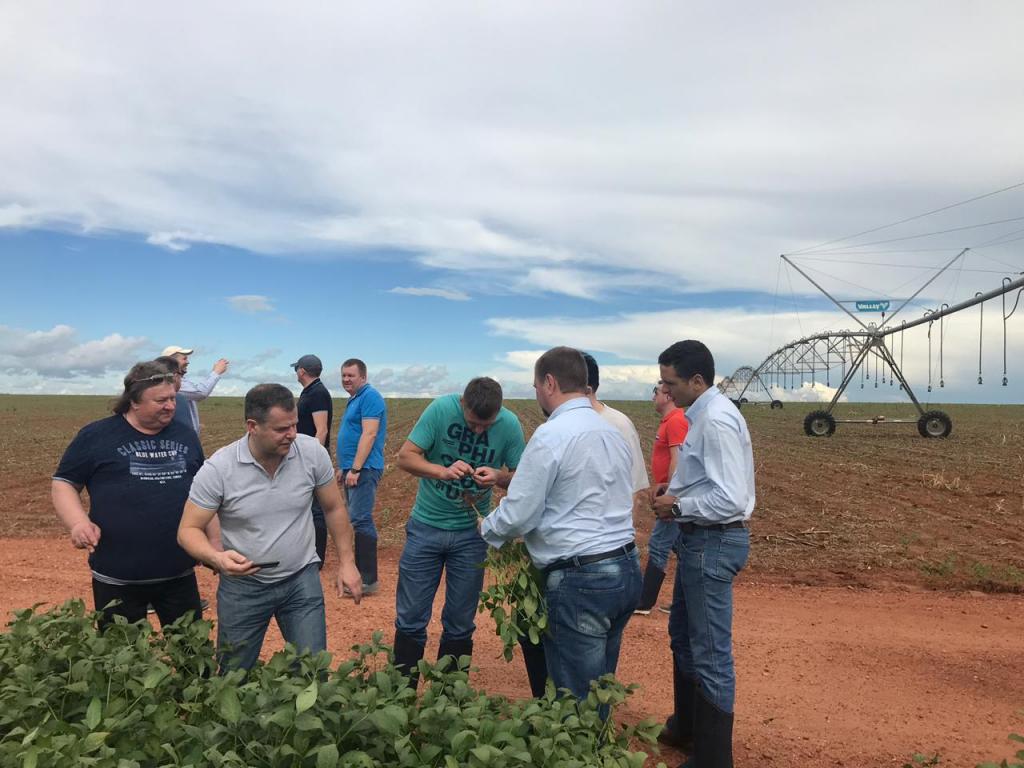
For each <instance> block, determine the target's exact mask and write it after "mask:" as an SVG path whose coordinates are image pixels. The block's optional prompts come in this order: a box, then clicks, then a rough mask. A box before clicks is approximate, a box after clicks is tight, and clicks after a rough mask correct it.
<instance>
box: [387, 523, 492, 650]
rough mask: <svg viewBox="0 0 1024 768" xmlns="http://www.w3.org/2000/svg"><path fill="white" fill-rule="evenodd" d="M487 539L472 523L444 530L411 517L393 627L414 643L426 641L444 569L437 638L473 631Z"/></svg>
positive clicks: (456, 637)
mask: <svg viewBox="0 0 1024 768" xmlns="http://www.w3.org/2000/svg"><path fill="white" fill-rule="evenodd" d="M486 559H487V542H485V541H484V540H483V539H482V538H480V534H479V533H478V532H477V530H476V527H475V526H474V527H473V528H464V529H463V530H460V531H446V530H444V529H442V528H435V527H434V526H432V525H427V524H426V523H421V522H420V521H419V520H414V519H413V518H409V522H408V523H407V524H406V526H405V547H404V548H403V549H402V558H401V560H399V561H398V588H397V591H396V594H395V614H396V615H395V629H397V630H398V631H399V632H401V633H402V634H404V635H407V636H408V637H410V638H412V639H413V640H415V641H416V642H418V643H426V641H427V624H429V623H430V614H431V611H432V609H433V606H434V595H436V594H437V587H438V585H439V584H440V583H441V571H442V570H444V571H445V589H444V609H443V610H442V612H441V627H442V634H441V641H442V642H444V641H446V640H468V639H469V638H471V637H472V636H473V632H474V631H475V630H476V622H475V621H474V619H475V618H476V608H477V605H478V604H479V602H480V590H481V589H483V586H484V569H483V563H484V560H486Z"/></svg>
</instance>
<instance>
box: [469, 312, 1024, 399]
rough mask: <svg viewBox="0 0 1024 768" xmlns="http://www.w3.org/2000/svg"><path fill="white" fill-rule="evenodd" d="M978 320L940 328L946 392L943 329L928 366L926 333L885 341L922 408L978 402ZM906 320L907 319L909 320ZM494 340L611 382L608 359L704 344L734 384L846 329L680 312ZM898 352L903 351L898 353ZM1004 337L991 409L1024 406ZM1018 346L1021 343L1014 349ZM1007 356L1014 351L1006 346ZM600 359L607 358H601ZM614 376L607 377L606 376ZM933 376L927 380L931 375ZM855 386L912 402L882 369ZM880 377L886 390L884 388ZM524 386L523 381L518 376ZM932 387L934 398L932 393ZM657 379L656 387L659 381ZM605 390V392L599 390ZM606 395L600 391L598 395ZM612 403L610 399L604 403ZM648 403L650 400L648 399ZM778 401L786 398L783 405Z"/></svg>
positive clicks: (515, 322)
mask: <svg viewBox="0 0 1024 768" xmlns="http://www.w3.org/2000/svg"><path fill="white" fill-rule="evenodd" d="M977 318H978V316H977V315H976V314H972V313H971V311H970V310H968V311H967V312H965V313H962V314H959V315H954V316H952V317H951V318H949V319H948V320H947V321H946V324H945V329H944V336H945V338H944V342H943V345H942V346H943V358H942V366H941V373H942V377H941V378H942V379H943V380H944V384H945V386H944V387H940V386H939V384H940V361H939V328H938V323H935V324H934V326H933V328H932V345H931V350H932V351H931V360H930V363H929V356H928V350H929V345H928V335H927V334H928V327H927V324H925V325H921V326H918V327H917V328H914V329H911V330H909V331H906V333H905V334H904V335H903V336H904V337H903V339H902V341H901V338H900V334H896V335H894V336H890V337H888V339H887V343H888V345H889V348H890V351H891V352H892V354H893V356H894V357H895V358H896V359H897V361H898V362H900V363H901V365H902V368H903V372H904V374H905V375H906V377H907V378H908V380H909V382H910V385H911V387H912V388H913V389H914V391H915V393H916V394H917V396H918V398H919V399H920V400H922V401H928V400H932V401H942V402H948V401H949V400H950V399H953V400H956V399H966V400H969V401H970V400H974V399H976V398H977V397H978V392H979V390H978V389H977V388H976V381H977V366H978V335H977V334H978V319H977ZM908 319H909V318H908ZM488 324H489V325H490V327H491V328H492V331H493V332H494V333H496V334H497V335H499V336H507V337H511V338H514V339H520V340H523V341H526V342H528V343H530V344H532V345H536V346H537V347H538V348H542V349H548V348H550V347H553V346H556V345H560V344H565V345H568V346H573V347H577V348H579V349H583V350H586V351H588V352H590V353H591V354H594V355H595V357H597V358H598V360H599V362H602V363H603V364H602V366H601V370H602V377H603V378H604V377H605V376H606V375H614V374H612V372H613V371H615V370H616V368H617V366H616V365H609V364H607V356H608V355H611V356H614V357H617V358H619V359H622V360H630V361H632V360H638V361H645V360H646V361H650V363H648V365H653V364H654V362H655V361H656V360H657V358H658V355H659V354H660V353H661V352H662V351H663V350H664V349H665V348H666V347H668V346H669V345H670V344H672V343H673V342H675V341H679V340H682V339H688V338H693V339H699V340H701V341H703V342H704V343H705V344H707V345H708V347H709V349H710V350H711V352H712V354H713V355H714V357H715V368H716V374H717V375H718V376H719V377H721V376H729V375H732V373H733V372H734V371H735V370H736V369H737V368H739V367H741V366H745V365H746V366H751V367H757V366H758V365H759V364H760V363H761V362H762V361H763V360H765V358H767V357H768V355H769V354H770V353H771V352H772V351H773V350H775V349H778V348H780V347H782V346H784V345H785V344H787V343H789V342H791V341H795V340H797V339H799V338H802V337H804V336H806V335H808V334H810V333H817V332H819V331H824V330H840V329H842V328H843V327H846V326H848V325H849V323H844V322H843V316H842V315H839V314H837V313H835V312H816V313H806V312H805V313H799V314H797V313H792V312H789V313H785V312H780V313H775V314H773V313H769V312H758V311H751V310H745V309H743V308H741V307H730V308H728V309H680V310H665V311H661V312H632V313H623V314H620V315H614V316H608V317H599V318H577V317H548V318H492V319H490V320H488ZM1016 328H1017V329H1018V330H1014V326H1012V325H1011V326H1010V329H1009V334H1010V335H1009V336H1008V338H1010V339H1012V338H1014V336H1016V337H1017V338H1018V339H1019V338H1021V335H1020V330H1019V329H1020V328H1021V326H1020V324H1019V323H1017V326H1016ZM901 344H902V347H901ZM1001 344H1002V336H1001V334H999V333H996V334H993V333H988V334H986V336H985V340H984V347H983V354H982V362H983V378H985V380H986V381H987V382H988V383H989V384H990V385H994V386H990V387H989V388H988V389H987V390H986V391H985V397H986V398H989V399H990V400H991V401H993V402H1015V401H1019V399H1020V392H1021V391H1022V390H1021V382H1024V355H1019V354H1016V355H1015V354H1012V352H1011V354H1009V355H1008V376H1009V379H1010V382H1011V386H1010V387H1008V388H1007V389H1004V390H999V389H996V388H995V387H996V386H998V384H999V382H1000V379H1001V378H1002V354H1001V353H1002V346H1001ZM1018 344H1019V342H1018ZM1010 348H1011V350H1012V349H1013V348H1014V347H1013V344H1012V343H1011V345H1010ZM601 353H605V355H604V356H602V354H601ZM538 355H539V352H527V351H521V352H512V353H509V355H508V356H506V358H505V359H504V360H503V363H504V366H503V368H505V369H508V370H511V371H512V372H513V373H514V372H516V371H517V370H519V371H520V372H522V370H523V369H524V368H527V369H528V368H529V367H531V366H532V365H533V361H535V360H536V358H537V356H538ZM606 369H607V370H608V371H609V374H605V370H606ZM618 370H619V371H621V376H620V377H619V379H617V381H619V382H620V385H621V386H632V387H633V388H634V389H635V390H636V391H637V392H638V395H637V396H639V395H641V394H643V390H644V388H646V387H647V386H649V385H650V384H651V381H652V376H653V375H654V374H653V373H650V374H649V373H648V371H649V370H650V369H647V368H644V367H643V366H642V365H640V366H636V367H634V366H632V365H625V366H621V367H618ZM929 370H930V376H929ZM865 373H866V376H865V377H864V379H863V380H862V379H861V377H860V375H858V377H857V378H856V379H855V380H854V381H853V382H851V385H850V387H849V388H848V389H847V393H848V395H849V397H850V399H859V400H880V401H895V402H904V401H906V396H905V395H904V394H903V393H902V392H900V390H899V385H898V383H893V382H892V377H891V374H889V373H888V371H887V370H886V369H885V368H884V366H883V367H880V368H875V367H874V366H873V365H872V366H869V367H868V368H867V369H866V370H865ZM841 374H842V372H841V369H840V368H838V367H835V368H833V370H832V371H831V372H830V373H826V372H825V371H823V370H818V371H816V373H815V374H814V380H813V382H812V374H811V373H810V372H808V374H807V375H806V376H805V377H804V378H805V380H806V387H808V388H810V391H809V392H805V391H804V385H803V384H802V383H801V381H799V380H798V379H793V378H790V379H788V380H787V381H786V382H781V381H779V382H772V381H769V382H767V383H768V385H769V386H772V385H773V384H784V385H785V386H784V388H785V389H787V390H788V391H791V392H795V393H796V394H795V395H792V396H791V397H796V398H797V399H816V398H818V399H821V398H825V395H826V394H827V395H828V398H831V394H830V393H834V391H835V389H834V388H835V387H836V386H838V384H839V382H840V379H841ZM883 375H884V377H885V381H884V382H883V381H882V378H883ZM520 378H521V379H522V375H520ZM929 378H930V380H931V384H932V391H931V392H929V391H928V389H927V387H928V382H929ZM655 380H656V378H655ZM602 389H603V387H602ZM602 394H604V392H602ZM606 396H607V395H606ZM644 396H645V395H644ZM778 399H783V398H781V397H779V398H778Z"/></svg>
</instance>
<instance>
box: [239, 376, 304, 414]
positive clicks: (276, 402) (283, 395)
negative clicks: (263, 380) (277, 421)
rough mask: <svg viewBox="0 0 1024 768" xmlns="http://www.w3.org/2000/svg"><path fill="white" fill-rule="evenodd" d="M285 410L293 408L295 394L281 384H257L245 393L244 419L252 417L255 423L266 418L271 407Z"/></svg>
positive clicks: (292, 409)
mask: <svg viewBox="0 0 1024 768" xmlns="http://www.w3.org/2000/svg"><path fill="white" fill-rule="evenodd" d="M274 407H277V408H281V409H283V410H285V411H294V410H295V395H293V394H292V391H291V390H290V389H288V387H286V386H284V385H282V384H257V385H256V386H255V387H253V388H252V389H250V390H249V391H248V392H246V393H245V420H246V421H248V420H249V419H252V420H253V421H255V422H256V423H257V424H263V423H264V422H266V420H267V414H269V413H270V409H271V408H274Z"/></svg>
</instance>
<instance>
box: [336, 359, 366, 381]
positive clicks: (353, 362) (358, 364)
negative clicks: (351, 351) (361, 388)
mask: <svg viewBox="0 0 1024 768" xmlns="http://www.w3.org/2000/svg"><path fill="white" fill-rule="evenodd" d="M353 365H354V366H355V367H356V368H358V369H359V375H360V376H362V377H363V378H364V379H365V378H366V363H364V362H363V361H362V360H360V359H359V358H358V357H350V358H349V359H348V360H346V361H345V362H344V363H342V364H341V367H342V368H343V369H344V368H351V367H352V366H353Z"/></svg>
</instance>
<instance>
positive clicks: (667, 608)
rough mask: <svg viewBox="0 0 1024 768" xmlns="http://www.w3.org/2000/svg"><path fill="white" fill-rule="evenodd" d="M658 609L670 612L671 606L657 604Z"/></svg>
mask: <svg viewBox="0 0 1024 768" xmlns="http://www.w3.org/2000/svg"><path fill="white" fill-rule="evenodd" d="M658 610H659V611H661V612H662V613H672V606H671V605H659V606H658Z"/></svg>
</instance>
